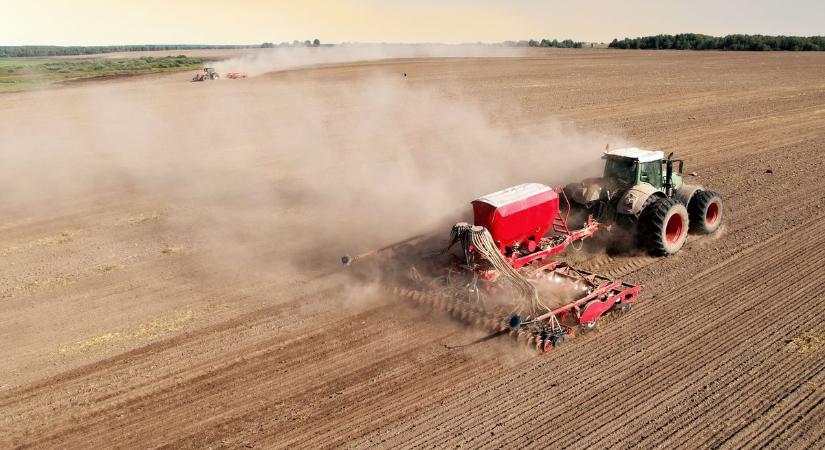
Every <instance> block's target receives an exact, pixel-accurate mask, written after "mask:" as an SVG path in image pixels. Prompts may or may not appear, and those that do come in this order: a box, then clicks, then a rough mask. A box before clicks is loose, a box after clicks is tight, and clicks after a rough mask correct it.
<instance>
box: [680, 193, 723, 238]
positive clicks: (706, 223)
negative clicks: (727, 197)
mask: <svg viewBox="0 0 825 450" xmlns="http://www.w3.org/2000/svg"><path fill="white" fill-rule="evenodd" d="M687 209H688V214H689V215H690V229H691V231H694V232H696V233H702V234H710V233H713V232H714V231H716V230H718V229H719V226H720V225H722V197H720V196H719V194H717V193H716V192H711V191H696V193H695V194H693V197H691V198H690V201H689V202H688V207H687Z"/></svg>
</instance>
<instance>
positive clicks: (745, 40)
mask: <svg viewBox="0 0 825 450" xmlns="http://www.w3.org/2000/svg"><path fill="white" fill-rule="evenodd" d="M609 47H610V48H621V49H653V50H656V49H667V50H739V51H742V50H744V51H771V50H785V51H821V50H825V36H810V37H800V36H764V35H761V34H751V35H748V34H730V35H727V36H725V37H716V36H708V35H705V34H695V33H685V34H676V35H671V34H659V35H656V36H644V37H637V38H633V39H629V38H624V39H622V40H618V39H613V42H611V43H610V45H609Z"/></svg>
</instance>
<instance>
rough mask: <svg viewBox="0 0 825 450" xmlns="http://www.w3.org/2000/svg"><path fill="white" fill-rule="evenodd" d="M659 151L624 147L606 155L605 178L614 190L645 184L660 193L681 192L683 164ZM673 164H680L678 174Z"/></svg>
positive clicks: (604, 157) (610, 151)
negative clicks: (677, 190)
mask: <svg viewBox="0 0 825 450" xmlns="http://www.w3.org/2000/svg"><path fill="white" fill-rule="evenodd" d="M664 156H665V155H664V153H663V152H661V151H659V150H642V149H638V148H622V149H616V150H609V151H607V152H605V154H604V156H603V159H604V160H605V165H604V179H605V181H606V182H607V183H608V184H609V185H611V186H613V187H615V188H630V187H632V186H636V185H638V184H640V183H646V184H649V185H651V186H653V187H654V188H656V189H657V190H660V191H666V190H668V188H669V189H671V190H673V189H678V188H679V186H681V184H682V171H683V170H684V162H683V161H681V160H673V159H670V158H671V156H672V154H671V155H670V156H668V158H667V159H665V157H664ZM673 163H679V166H678V170H677V172H676V173H674V171H673Z"/></svg>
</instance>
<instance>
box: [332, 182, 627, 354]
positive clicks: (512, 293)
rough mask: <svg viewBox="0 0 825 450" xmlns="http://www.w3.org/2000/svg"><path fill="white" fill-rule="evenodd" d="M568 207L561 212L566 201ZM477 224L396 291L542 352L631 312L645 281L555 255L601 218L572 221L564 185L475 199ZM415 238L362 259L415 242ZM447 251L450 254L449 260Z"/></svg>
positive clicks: (423, 262)
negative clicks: (574, 225) (575, 225)
mask: <svg viewBox="0 0 825 450" xmlns="http://www.w3.org/2000/svg"><path fill="white" fill-rule="evenodd" d="M562 201H563V202H564V204H565V205H566V208H564V211H567V212H568V213H565V212H563V210H562V208H560V206H561V202H562ZM472 206H473V216H474V224H472V225H471V224H469V223H464V222H462V223H457V224H455V225H454V226H453V229H452V236H451V242H450V244H449V246H448V247H447V249H446V250H444V251H442V252H439V253H438V254H435V255H429V256H427V257H424V258H421V259H420V260H418V261H413V262H409V261H407V263H408V264H409V270H408V271H407V272H406V273H405V276H403V277H398V278H396V279H395V280H394V283H393V284H394V287H393V288H392V290H393V291H394V292H395V293H397V294H399V295H401V296H402V297H403V298H405V299H409V300H412V301H415V302H418V303H422V304H425V305H427V306H430V307H434V308H436V309H439V310H443V311H446V312H448V313H450V314H451V315H452V316H453V317H455V318H457V319H459V320H461V321H463V322H466V323H474V324H477V325H480V326H483V327H485V328H486V329H488V330H489V331H491V332H492V334H491V335H490V336H488V338H489V337H492V336H498V335H502V334H510V335H511V336H513V337H514V338H516V339H518V340H520V341H524V342H526V343H527V344H528V345H531V346H534V347H536V348H537V349H539V350H541V351H548V350H550V349H551V348H553V347H556V346H558V345H561V343H562V342H564V337H565V336H569V335H572V334H574V332H575V331H576V329H577V328H579V329H581V330H583V331H587V330H590V329H592V328H593V326H595V323H596V321H597V320H598V319H599V318H600V317H602V316H603V315H604V314H605V313H608V312H610V311H616V312H626V311H629V309H630V307H631V305H632V302H633V301H635V300H636V298H637V297H638V295H639V290H640V286H637V285H631V284H627V283H624V282H622V281H621V280H612V279H609V278H607V277H604V276H600V275H596V274H592V273H588V272H585V271H583V270H578V269H575V268H573V267H572V266H570V265H568V264H566V263H564V262H561V261H558V260H556V259H554V258H553V255H557V254H559V253H561V252H563V251H564V250H565V249H566V248H567V247H568V246H570V245H571V244H573V243H575V242H577V241H582V240H584V239H587V238H589V237H590V236H592V235H593V234H594V233H595V232H597V231H598V230H599V227H600V224H599V223H597V222H594V221H593V220H592V218H588V220H587V222H586V223H584V224H582V225H583V226H582V228H580V229H577V230H574V231H571V230H570V228H569V227H568V223H567V220H568V218H569V210H570V208H569V203H568V200H567V198H566V197H565V195H564V191H563V190H561V189H559V190H554V189H552V188H550V187H548V186H545V185H543V184H538V183H527V184H521V185H518V186H513V187H510V188H508V189H504V190H502V191H498V192H495V193H492V194H489V195H485V196H483V197H481V198H478V199H476V200H474V201H473V202H472ZM418 239H420V237H414V238H411V239H407V240H405V241H402V242H399V243H397V244H394V245H390V246H387V247H382V248H380V249H377V250H373V251H371V252H368V253H365V254H363V255H359V256H356V257H349V256H344V257H343V258H342V262H343V263H344V264H345V265H350V264H352V262H353V261H355V260H357V259H361V258H364V257H366V256H371V255H374V254H377V253H382V252H385V251H389V250H397V249H399V248H401V247H409V246H410V243H412V242H414V241H416V240H418ZM444 256H446V257H447V260H445V258H444Z"/></svg>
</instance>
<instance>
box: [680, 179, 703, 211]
mask: <svg viewBox="0 0 825 450" xmlns="http://www.w3.org/2000/svg"><path fill="white" fill-rule="evenodd" d="M701 190H702V186H699V185H698V184H682V185H681V186H680V187H679V189H677V190H676V193H675V194H674V195H673V197H674V198H675V199H676V201H678V202H679V203H681V204H683V205H685V207H687V205H688V203H690V199H691V198H693V194H695V193H696V192H697V191H701Z"/></svg>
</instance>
